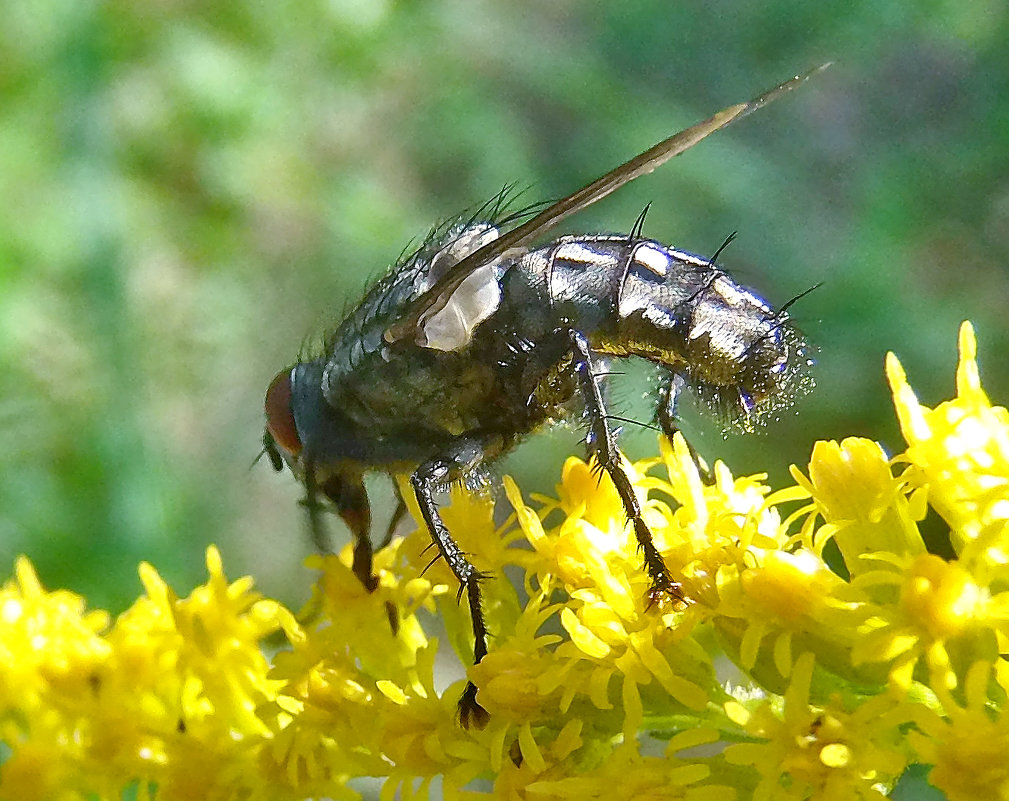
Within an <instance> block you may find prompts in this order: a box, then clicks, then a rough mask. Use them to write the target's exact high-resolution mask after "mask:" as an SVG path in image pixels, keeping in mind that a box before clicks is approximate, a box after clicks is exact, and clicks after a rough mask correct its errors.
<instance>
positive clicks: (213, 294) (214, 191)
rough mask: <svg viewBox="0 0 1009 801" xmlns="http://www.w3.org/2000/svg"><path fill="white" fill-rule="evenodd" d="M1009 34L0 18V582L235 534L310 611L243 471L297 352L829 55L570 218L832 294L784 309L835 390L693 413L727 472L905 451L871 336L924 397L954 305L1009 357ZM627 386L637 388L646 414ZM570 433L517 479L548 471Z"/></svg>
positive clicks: (670, 9)
mask: <svg viewBox="0 0 1009 801" xmlns="http://www.w3.org/2000/svg"><path fill="white" fill-rule="evenodd" d="M1007 34H1009V20H1007V11H1006V7H1005V4H1003V3H1001V2H997V1H996V0H992V1H991V2H964V1H963V0H961V2H957V3H953V2H924V3H919V4H907V3H898V2H883V3H879V2H873V3H855V4H850V3H849V4H844V5H843V6H842V5H841V4H810V3H799V2H796V0H784V1H783V2H776V3H772V4H749V5H746V4H736V3H731V2H726V1H725V0H721V1H719V0H716V1H715V2H711V3H706V4H703V6H702V5H700V4H698V5H696V6H693V5H691V4H674V3H669V2H662V0H633V1H632V2H626V3H592V2H588V0H559V1H558V2H553V3H536V2H529V0H510V1H509V2H489V0H469V1H468V2H462V0H431V1H430V2H406V0H403V2H398V3H396V2H391V0H387V1H386V2H383V0H329V2H317V3H315V2H303V3H291V2H283V1H282V0H281V2H273V3H255V4H249V3H229V2H222V3H214V4H200V3H187V2H184V1H180V0H153V2H146V3H127V2H122V1H121V0H120V1H119V2H106V3H96V2H88V0H74V2H69V1H68V0H26V1H25V2H21V3H8V4H5V13H4V25H3V26H2V28H0V42H2V52H3V53H4V58H3V59H2V60H0V93H2V94H0V96H2V99H3V102H2V104H0V367H2V369H0V419H2V426H0V436H2V437H3V439H2V447H0V453H2V456H0V459H2V460H3V463H2V465H0V475H2V480H0V564H6V565H10V564H11V563H12V560H13V557H14V555H15V554H17V553H26V554H28V555H29V556H30V557H31V558H32V560H33V561H34V562H35V564H36V565H37V566H38V568H39V572H40V574H41V577H42V580H43V581H44V582H45V583H46V584H47V585H49V586H65V587H68V588H71V589H74V590H76V591H79V592H83V593H84V594H86V595H87V596H88V597H89V598H90V599H91V600H92V602H94V603H95V604H97V605H101V606H106V607H109V606H110V607H111V608H112V609H113V610H115V609H119V608H121V607H122V605H123V604H124V603H125V602H126V601H128V600H129V599H131V598H133V597H135V595H136V593H137V591H138V587H139V582H138V580H137V577H136V565H137V562H138V561H139V560H141V559H147V560H150V561H152V562H154V563H155V564H156V565H157V566H158V568H159V570H160V572H161V573H162V575H164V576H165V577H166V578H167V579H168V580H169V581H170V582H172V583H175V584H176V585H177V586H178V587H179V588H180V589H182V590H185V588H187V587H189V586H191V585H192V584H193V583H194V582H195V581H196V579H197V577H198V576H199V575H201V568H202V558H203V556H202V555H203V552H204V546H205V545H206V544H207V543H209V542H216V543H218V544H219V545H220V546H221V548H222V550H223V551H224V553H225V561H226V563H227V564H229V565H230V566H231V570H232V571H233V572H234V573H238V572H249V573H252V574H253V575H254V576H255V577H256V579H257V581H258V582H259V584H260V585H261V586H263V587H264V589H265V590H266V591H268V592H270V593H271V594H274V595H276V596H279V597H281V598H283V599H286V600H288V601H289V602H297V601H298V600H299V599H301V598H304V597H305V595H306V592H307V590H306V587H305V586H303V585H304V584H305V582H306V579H305V578H304V576H303V575H302V574H301V573H299V571H300V570H301V567H300V563H301V555H302V554H304V553H306V552H307V551H308V550H309V545H308V538H307V536H306V532H305V523H304V520H303V517H302V515H301V510H300V509H299V507H298V506H297V503H296V500H297V498H298V497H299V492H298V488H297V486H296V485H295V482H294V481H293V480H292V479H291V477H290V476H289V475H284V476H276V475H274V474H273V473H272V471H271V470H270V469H269V467H268V465H266V464H265V463H260V464H258V465H256V466H255V467H253V468H252V469H251V470H250V464H251V463H252V461H253V459H254V458H255V457H256V454H257V452H258V449H259V438H260V435H261V430H262V406H261V404H262V397H263V393H264V391H265V388H266V385H267V383H268V382H269V380H270V378H271V377H272V376H273V375H274V374H275V373H276V372H277V370H279V369H280V368H281V367H283V366H284V365H286V364H289V363H290V362H291V361H292V360H293V359H294V358H295V357H296V356H297V354H298V352H299V347H300V346H301V344H302V342H303V341H308V342H313V341H317V339H318V336H319V334H320V333H322V332H323V331H324V330H325V329H326V328H327V327H329V326H332V325H333V324H334V323H335V322H336V321H337V320H338V318H339V316H340V315H341V314H342V313H343V312H344V311H345V309H346V308H347V307H348V305H349V304H352V303H353V302H354V300H355V299H356V298H357V297H358V296H359V294H360V292H361V290H362V287H364V286H365V285H366V284H367V282H368V281H369V280H372V279H373V278H374V277H375V276H377V275H379V274H381V272H382V271H383V270H384V269H385V268H386V267H387V266H388V265H389V264H391V263H392V262H394V261H395V259H396V258H397V256H398V255H399V254H400V253H401V251H402V250H403V248H404V247H405V246H406V245H407V244H408V243H409V242H410V241H411V240H416V239H417V238H419V237H421V236H423V234H424V233H425V232H426V230H427V229H428V228H429V227H430V226H431V225H432V224H434V223H435V222H437V221H438V220H440V219H443V218H445V217H446V216H450V215H452V214H454V213H456V212H458V211H460V210H462V209H464V208H467V207H471V206H473V205H474V204H477V203H479V202H480V201H482V200H484V199H486V198H488V197H490V196H491V195H493V194H494V193H495V192H496V191H498V190H499V189H500V188H501V186H503V185H504V184H507V183H509V182H517V184H518V185H519V186H522V187H529V192H528V193H527V195H526V196H527V197H528V198H529V199H530V200H534V199H539V198H543V197H557V196H560V195H562V194H565V193H567V192H569V191H571V190H572V189H574V188H576V187H577V186H579V185H581V184H582V183H584V182H586V181H587V180H589V179H591V178H594V177H596V176H597V175H598V174H600V173H602V172H603V171H605V170H607V169H609V168H610V167H612V166H613V165H615V164H616V163H618V162H619V161H621V160H623V159H625V158H627V157H629V156H631V155H633V154H635V153H637V152H639V151H640V150H643V149H644V148H645V147H647V146H649V145H651V144H653V143H654V142H655V141H658V140H659V139H661V138H662V137H664V136H666V135H667V134H668V133H670V132H672V131H674V130H677V129H679V128H681V127H684V126H686V125H688V124H690V123H692V122H695V121H697V120H698V119H701V118H702V117H706V116H708V115H709V114H710V113H712V112H714V111H716V110H718V109H720V108H722V107H724V106H727V105H729V104H731V103H734V102H738V101H741V100H744V99H747V98H749V97H751V96H753V95H754V94H756V93H757V92H759V91H761V90H763V89H766V88H768V87H770V86H772V85H774V84H776V83H778V82H779V81H781V80H783V79H785V78H787V77H789V76H790V75H793V74H795V73H796V72H800V71H805V70H807V69H809V68H810V67H812V66H815V65H816V64H819V63H821V62H823V61H827V60H834V61H835V62H837V63H836V64H835V66H834V67H833V68H832V69H831V70H829V71H828V72H827V73H825V74H823V75H821V76H819V77H818V78H817V79H816V80H815V81H814V82H812V83H811V84H809V85H807V86H805V87H803V88H802V89H801V90H800V91H798V92H796V93H795V94H794V95H792V96H790V97H788V98H786V99H784V100H782V101H780V102H779V103H777V104H775V105H774V106H771V107H770V108H768V109H766V110H763V111H761V112H759V113H758V114H755V115H753V116H752V117H750V118H748V119H747V120H746V121H744V122H742V123H740V124H738V125H735V126H733V127H732V128H730V129H728V130H726V131H724V132H720V133H719V134H717V135H715V136H714V137H712V138H711V139H709V140H707V141H706V142H704V143H703V144H702V145H701V146H700V147H698V148H696V149H695V150H693V151H691V152H690V153H688V154H686V155H685V156H683V157H681V158H679V159H677V160H676V161H674V162H672V163H671V164H670V165H667V166H666V167H664V168H662V169H661V170H660V171H659V172H657V173H656V174H654V175H653V176H650V177H648V178H643V179H641V180H640V181H638V182H636V183H635V184H634V185H632V186H630V187H627V188H626V189H625V190H623V191H621V192H620V193H618V194H617V195H615V196H614V197H613V198H610V199H608V200H607V201H605V202H604V203H601V204H599V206H598V207H595V208H593V209H591V210H589V211H587V212H585V213H584V214H582V215H580V216H579V217H577V218H575V219H574V220H573V221H572V222H571V224H570V226H569V230H582V231H595V230H627V229H628V228H629V227H630V225H631V224H632V223H633V221H634V219H635V217H636V216H637V214H638V212H639V211H640V209H641V208H642V207H643V206H644V205H645V204H646V203H648V202H650V201H651V202H653V205H652V210H651V212H650V216H649V219H648V224H647V227H646V231H647V233H648V234H649V235H651V236H654V237H656V238H659V239H663V240H665V241H667V242H670V243H673V244H676V245H677V246H680V247H683V248H686V249H688V250H692V251H695V252H699V253H710V252H713V251H714V250H715V249H716V248H717V247H718V245H719V244H720V243H721V242H722V240H723V239H724V237H725V236H726V235H727V234H729V233H730V232H732V231H734V230H737V231H739V237H738V239H737V241H736V242H735V243H734V244H733V245H732V246H731V247H730V248H729V250H728V252H727V253H726V254H725V255H724V256H723V259H722V260H723V262H724V263H725V264H726V265H727V266H728V267H729V268H730V269H731V270H732V271H733V272H734V273H735V274H736V275H737V276H738V277H739V278H740V280H741V281H742V282H743V283H746V284H749V285H752V286H754V287H756V288H758V289H759V290H760V291H761V292H762V293H763V294H765V295H766V296H767V297H769V298H770V299H772V300H773V301H774V302H776V303H781V302H783V301H785V300H787V299H788V298H789V297H791V296H792V295H794V294H797V293H799V292H801V291H803V290H804V289H806V288H808V287H809V286H811V285H812V284H814V283H816V282H819V281H823V282H824V285H823V287H822V288H821V289H819V290H817V291H816V292H814V293H812V294H811V295H810V296H809V297H807V298H804V299H803V300H802V302H801V303H800V304H799V305H798V307H797V308H796V309H795V314H796V316H797V317H798V318H799V319H800V321H801V325H802V327H803V328H804V329H805V331H806V332H807V334H808V336H809V338H810V339H811V340H812V341H813V342H815V343H816V344H817V345H818V346H819V348H820V354H819V366H818V368H817V380H818V384H819V387H818V389H817V391H816V392H815V394H814V395H813V396H812V397H810V398H807V399H805V400H804V401H803V403H802V404H801V406H800V408H799V413H798V414H797V415H796V416H794V417H789V418H787V419H785V420H783V421H782V423H781V424H779V425H775V426H773V427H771V428H769V430H768V432H767V434H766V435H763V436H757V437H734V438H731V439H730V440H728V441H726V442H723V441H722V440H721V438H720V436H719V434H718V429H717V427H716V426H714V425H711V424H709V423H706V422H704V421H702V420H699V419H698V420H693V419H692V420H691V421H690V425H689V427H688V432H689V433H691V434H692V436H693V439H694V441H695V444H696V445H697V446H698V448H699V449H700V450H701V451H702V452H703V453H704V454H706V455H707V456H709V457H714V456H721V457H724V458H726V459H728V460H729V462H730V464H731V465H732V468H733V470H734V472H736V473H737V474H741V473H744V472H746V471H751V470H769V471H771V473H772V476H781V475H784V472H785V470H786V469H787V466H788V464H789V463H790V462H795V463H799V464H804V463H805V461H806V460H807V458H808V455H809V452H810V448H811V445H812V443H813V441H814V440H816V439H818V438H832V437H833V438H837V437H841V436H845V435H849V434H855V435H862V436H869V437H872V438H876V439H879V440H880V441H882V442H883V443H884V444H896V443H897V442H898V440H897V430H896V425H895V423H894V419H893V413H892V410H891V408H890V406H889V400H888V395H887V392H886V391H885V388H884V382H883V370H882V363H883V355H884V353H885V351H886V350H888V349H893V350H895V351H897V352H898V354H899V355H900V358H901V360H902V362H903V364H904V365H905V367H906V368H907V370H908V374H909V376H910V377H911V380H912V382H913V383H914V385H915V386H916V387H919V388H920V389H921V391H922V398H923V400H925V401H930V402H931V401H935V400H936V399H938V398H941V397H946V396H948V395H949V394H950V391H951V387H952V380H953V376H952V374H951V371H950V370H949V368H948V365H950V364H951V363H952V361H953V351H952V345H951V343H953V342H954V341H955V332H956V330H957V326H958V324H959V322H960V321H961V320H962V319H965V318H970V319H972V320H973V321H974V322H975V324H976V326H977V329H978V335H979V338H980V340H981V352H982V354H1000V353H1005V352H1006V351H1007V349H1009V327H1007V326H1006V325H1005V324H1004V322H1003V320H1004V317H1005V313H1006V311H1005V310H1006V309H1007V308H1009V282H1007V280H1006V268H1007V266H1009V147H1007V146H1006V141H1007V140H1006V131H1007V130H1009V61H1007V60H1006V58H1005V43H1006V41H1009V35H1007ZM989 359H990V361H989V362H988V363H987V364H985V365H983V368H985V369H984V374H983V378H984V382H985V385H986V387H987V388H988V389H989V390H990V391H991V392H992V395H993V397H994V398H995V399H996V400H998V399H1004V398H1006V397H1007V396H1009V368H1007V362H1006V360H1005V359H997V358H992V356H989ZM628 384H629V385H628ZM642 395H643V390H642V385H641V384H640V383H639V382H633V381H632V382H626V381H625V386H624V388H623V389H622V390H620V391H618V392H617V395H616V397H617V398H618V399H620V400H621V401H622V404H623V405H624V406H625V410H626V409H630V410H631V413H633V414H636V415H638V416H640V417H646V416H647V414H648V406H647V404H646V402H645V401H643V400H642V398H641V396H642ZM626 433H627V434H628V437H627V440H628V450H629V451H630V452H631V453H632V454H637V455H640V453H641V448H642V447H648V448H651V447H652V445H651V442H652V435H651V434H650V433H648V434H646V436H645V439H644V440H642V439H641V438H640V435H638V436H635V435H634V432H631V431H628V432H626ZM577 440H578V434H577V433H575V432H571V431H568V432H559V433H557V432H555V433H553V434H548V435H544V436H542V437H534V438H532V439H531V440H530V442H529V443H528V445H526V446H523V448H521V449H520V450H519V452H518V454H517V455H516V456H514V457H510V458H509V459H508V460H507V461H506V462H505V464H504V465H503V469H506V470H508V471H510V472H512V473H514V474H516V475H517V476H518V477H519V479H520V482H521V483H522V484H523V486H524V488H525V489H526V490H527V491H528V490H530V489H534V488H535V486H536V485H537V484H539V485H540V486H549V485H550V484H551V483H552V482H553V481H555V480H556V476H558V475H559V470H560V466H561V464H562V462H563V453H565V452H569V451H571V450H572V449H577V448H578V442H577ZM643 442H647V443H648V444H647V446H643V445H642V443H643ZM636 449H637V450H636ZM576 452H577V451H576ZM376 488H377V497H378V501H377V504H378V505H381V503H382V501H383V499H384V501H385V502H387V501H388V497H389V496H388V490H386V489H384V485H381V484H380V483H376ZM377 516H378V517H379V522H378V524H379V525H384V521H383V520H382V518H381V514H379V515H377ZM333 526H334V529H339V528H340V527H339V526H338V524H337V523H335V522H334V524H333Z"/></svg>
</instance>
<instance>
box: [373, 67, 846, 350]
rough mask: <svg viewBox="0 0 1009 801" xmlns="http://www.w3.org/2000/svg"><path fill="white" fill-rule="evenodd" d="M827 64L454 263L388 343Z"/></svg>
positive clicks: (667, 143)
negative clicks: (468, 285)
mask: <svg viewBox="0 0 1009 801" xmlns="http://www.w3.org/2000/svg"><path fill="white" fill-rule="evenodd" d="M829 66H830V63H829V62H828V63H827V64H822V65H821V66H819V67H817V68H816V69H814V70H811V71H809V72H807V73H806V74H805V75H796V76H795V77H794V78H792V79H791V80H788V81H785V82H784V83H782V84H780V85H778V86H776V87H774V88H773V89H771V90H770V91H768V92H765V93H764V94H762V95H760V96H759V97H755V98H754V99H753V100H750V101H749V102H748V103H737V104H736V105H734V106H729V107H728V108H726V109H724V110H722V111H719V112H718V113H717V114H715V115H714V116H713V117H710V118H708V119H706V120H705V121H704V122H699V123H697V125H693V126H691V127H690V128H687V129H686V130H683V131H680V132H679V133H676V134H673V135H672V136H670V137H669V138H668V139H664V140H662V141H661V142H659V143H658V144H657V145H655V146H654V147H651V148H649V149H648V150H646V151H645V152H644V153H641V154H639V155H637V156H635V157H634V158H632V159H631V160H630V161H627V162H624V163H623V164H621V165H620V166H619V167H617V168H616V169H613V170H611V171H610V172H608V173H606V174H605V175H603V176H602V177H601V178H597V179H596V180H595V181H593V182H592V183H590V184H588V185H587V186H584V187H582V188H581V189H579V190H578V191H577V192H574V193H573V194H570V195H568V196H567V197H566V198H563V199H562V200H558V201H557V202H556V203H554V204H553V205H552V206H550V207H548V208H546V209H544V210H543V211H541V212H540V213H539V214H537V215H536V216H535V217H533V218H532V219H530V220H528V221H527V222H525V223H523V224H522V225H520V226H518V227H517V228H513V229H512V230H511V231H508V232H507V233H505V234H503V235H501V236H500V237H499V238H497V239H495V240H494V241H493V242H489V243H488V244H486V245H484V246H483V247H481V248H479V249H478V250H475V251H474V252H472V253H471V254H469V255H468V256H466V257H465V258H464V259H462V260H461V261H459V262H457V263H456V264H455V265H453V266H452V267H451V268H450V269H449V270H447V271H446V273H445V274H444V275H443V276H442V277H441V278H440V279H439V280H438V282H437V283H435V284H434V285H433V286H432V287H431V288H430V289H428V290H427V291H426V292H424V293H423V294H422V295H420V296H419V297H418V298H417V299H416V300H415V301H413V303H412V304H411V305H410V308H409V309H407V310H406V313H405V314H404V315H403V316H402V317H401V318H400V319H399V320H397V321H396V322H395V323H393V324H392V325H391V326H389V328H388V330H386V332H385V340H386V341H387V342H389V343H390V344H391V343H393V342H398V341H399V340H401V339H404V338H413V337H415V336H416V335H417V333H418V331H419V329H420V328H423V326H424V323H425V320H426V319H427V318H429V317H431V316H432V315H434V314H437V313H438V312H439V311H441V310H442V309H443V308H444V307H445V306H446V305H447V304H448V302H449V300H450V299H451V297H452V296H453V294H454V293H455V291H456V290H457V289H458V288H459V286H460V285H461V284H462V283H463V281H465V280H466V279H467V278H468V277H469V276H470V274H471V273H472V272H473V271H474V270H476V269H478V268H479V267H481V266H483V265H485V264H488V263H491V262H494V261H496V260H498V259H502V258H505V257H508V256H510V255H513V254H521V253H523V252H524V251H525V250H526V249H527V248H528V247H529V246H530V245H531V244H532V243H533V241H534V240H536V239H538V238H539V237H540V236H541V235H542V234H543V233H544V232H546V231H548V230H549V229H550V228H552V227H553V226H555V225H557V223H559V222H560V221H561V220H563V219H565V218H566V217H569V216H571V215H572V214H575V213H576V212H579V211H581V210H582V209H584V208H587V207H588V206H591V205H592V204H593V203H595V202H596V201H597V200H601V199H602V198H604V197H606V196H607V195H608V194H610V193H611V192H613V191H615V190H617V189H619V188H620V187H621V186H623V185H624V184H626V183H629V182H631V181H633V180H634V179H635V178H639V177H641V176H642V175H647V174H648V173H650V172H652V171H653V170H655V169H656V168H658V167H660V166H662V165H663V164H665V163H666V162H667V161H669V159H671V158H673V156H678V155H679V154H680V153H682V152H684V151H685V150H689V149H690V148H692V147H693V146H694V145H696V144H697V143H698V142H700V141H701V140H702V139H704V138H705V137H707V136H708V135H709V134H713V133H714V132H715V131H717V130H719V129H720V128H724V127H725V126H726V125H728V124H729V123H731V122H735V121H736V120H738V119H740V118H741V117H745V116H746V115H747V114H749V113H750V112H752V111H756V110H757V109H758V108H761V107H762V106H766V105H767V104H768V103H770V102H772V101H774V100H777V99H778V98H779V97H781V96H782V95H783V94H785V93H786V92H789V91H791V90H792V89H794V88H795V87H797V86H799V85H800V84H802V83H805V82H806V81H807V80H809V79H810V78H812V77H813V76H814V75H816V74H817V73H819V72H822V71H823V70H825V69H826V68H827V67H829Z"/></svg>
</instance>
